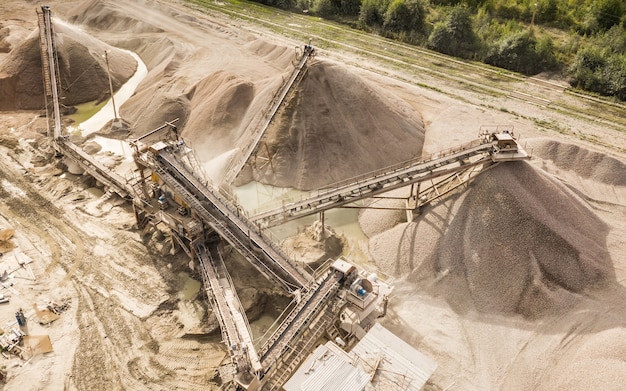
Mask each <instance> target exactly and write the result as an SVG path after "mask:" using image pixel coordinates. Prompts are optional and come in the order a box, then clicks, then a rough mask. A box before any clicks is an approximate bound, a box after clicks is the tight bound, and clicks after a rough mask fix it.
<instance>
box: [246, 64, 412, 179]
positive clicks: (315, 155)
mask: <svg viewBox="0 0 626 391" xmlns="http://www.w3.org/2000/svg"><path fill="white" fill-rule="evenodd" d="M265 141H266V142H267V147H268V150H269V151H270V154H271V155H272V160H273V171H272V168H271V167H269V165H266V166H264V167H263V168H261V169H259V171H258V172H257V177H256V179H257V180H260V181H263V182H269V183H271V184H273V185H277V186H285V187H296V188H298V189H304V190H310V189H316V188H319V187H322V186H324V185H328V184H330V183H334V182H337V181H340V180H344V179H347V178H351V177H354V176H357V175H361V174H365V173H368V172H371V171H374V170H377V169H380V168H383V167H387V166H389V165H392V164H394V163H398V162H402V161H405V160H408V159H411V158H415V157H416V156H419V155H420V153H421V150H422V146H423V143H424V124H423V122H422V118H421V115H420V114H419V113H417V112H415V111H414V110H413V109H412V108H410V107H409V106H408V105H407V104H406V103H405V102H403V101H401V100H400V99H398V98H396V97H393V96H390V95H383V94H382V93H380V92H379V91H378V89H377V88H376V87H375V86H374V85H372V84H370V83H368V82H367V81H366V80H365V79H363V78H362V77H360V76H359V75H357V74H354V73H352V72H351V71H350V70H349V68H347V67H344V66H340V65H336V64H333V63H330V62H326V61H319V60H318V61H317V62H315V63H314V64H312V65H311V66H310V67H309V69H308V71H307V73H306V75H305V76H304V78H303V79H302V81H301V82H300V84H299V85H298V86H297V87H296V89H295V91H294V93H293V96H292V98H291V100H290V101H287V102H285V105H284V109H282V111H281V112H279V114H278V115H277V118H276V120H275V121H274V123H273V124H272V125H271V126H270V129H268V132H267V135H266V140H265Z"/></svg>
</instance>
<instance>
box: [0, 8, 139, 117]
mask: <svg viewBox="0 0 626 391" xmlns="http://www.w3.org/2000/svg"><path fill="white" fill-rule="evenodd" d="M53 24H54V31H55V34H56V44H57V53H58V60H59V69H60V74H61V90H62V91H61V95H62V96H63V104H64V105H66V106H72V105H76V104H80V103H85V102H90V101H95V100H104V99H107V98H108V97H109V79H108V75H107V68H106V60H105V58H104V52H105V51H107V53H108V57H109V67H110V70H111V79H112V82H113V89H114V90H117V89H118V88H119V87H120V86H121V85H122V84H124V83H125V82H126V81H127V80H128V79H129V78H130V77H131V76H132V75H133V74H134V73H135V70H136V68H137V63H136V61H135V60H134V59H133V58H132V56H131V55H129V54H128V53H126V52H124V51H122V50H120V49H117V48H114V47H112V46H109V45H108V44H106V43H104V42H102V41H100V40H98V39H96V38H94V37H92V36H90V35H88V34H86V33H85V32H83V31H81V30H80V29H79V28H77V27H75V26H71V25H68V24H65V23H63V22H61V21H60V20H58V19H55V20H54V23H53ZM43 96H44V93H43V76H42V72H41V52H40V45H39V30H35V31H33V32H32V33H31V34H30V35H29V36H28V38H26V39H25V40H24V41H22V42H21V43H20V44H18V45H17V46H15V47H14V48H13V50H11V52H10V53H9V54H8V55H7V56H6V58H5V59H4V61H3V62H2V63H1V64H0V110H38V109H42V108H44V106H45V102H44V98H43Z"/></svg>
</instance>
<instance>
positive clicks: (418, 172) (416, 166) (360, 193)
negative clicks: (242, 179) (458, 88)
mask: <svg viewBox="0 0 626 391" xmlns="http://www.w3.org/2000/svg"><path fill="white" fill-rule="evenodd" d="M492 148H493V143H491V142H483V141H481V140H476V141H474V142H472V143H468V144H464V145H461V146H459V147H456V148H453V149H450V150H447V151H444V152H440V153H438V154H436V155H435V156H431V158H430V159H428V160H419V161H417V162H414V163H410V162H404V163H401V164H399V165H397V166H393V167H388V168H386V169H383V170H381V171H379V172H376V173H369V174H367V175H365V176H362V177H359V178H351V179H348V180H346V181H343V182H339V183H336V184H333V185H331V186H329V187H326V188H324V189H321V190H317V191H315V192H312V193H310V194H309V195H307V196H305V197H303V198H302V199H300V200H296V201H291V202H286V203H283V204H282V205H280V206H278V207H274V208H271V209H267V210H265V211H256V212H255V211H253V212H252V214H253V216H252V217H251V218H250V220H252V221H253V222H255V223H256V224H258V225H259V226H262V227H272V226H275V225H278V224H282V223H284V222H287V221H290V220H295V219H298V218H301V217H304V216H308V215H311V214H315V213H318V212H322V211H326V210H329V209H333V208H337V207H340V206H343V205H346V204H350V203H353V202H355V201H358V200H362V199H365V198H371V197H373V196H375V195H378V194H382V193H385V192H388V191H390V190H394V189H399V188H402V187H405V186H407V185H410V184H412V183H417V182H422V181H425V180H429V179H433V178H437V177H441V176H445V175H450V174H452V173H454V172H457V171H460V170H465V169H466V168H468V167H470V165H476V164H482V163H485V162H487V161H488V160H489V159H490V158H489V152H490V151H491V150H492ZM407 163H408V164H407Z"/></svg>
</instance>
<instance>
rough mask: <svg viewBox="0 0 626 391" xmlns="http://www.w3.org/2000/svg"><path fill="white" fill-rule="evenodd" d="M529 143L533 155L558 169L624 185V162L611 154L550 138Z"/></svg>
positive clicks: (625, 171) (616, 184) (625, 170)
mask: <svg viewBox="0 0 626 391" xmlns="http://www.w3.org/2000/svg"><path fill="white" fill-rule="evenodd" d="M531 143H532V151H533V155H535V156H536V157H540V158H542V159H545V160H551V161H552V162H554V164H555V165H556V166H557V167H558V168H560V169H563V170H568V171H573V172H575V173H576V174H577V175H579V176H581V177H583V178H593V180H594V181H597V182H602V183H606V184H609V185H615V186H626V164H625V163H624V162H622V161H619V160H617V159H615V158H613V157H611V156H608V155H606V154H603V153H599V152H595V151H591V150H589V149H586V148H583V147H579V146H578V145H574V144H568V143H562V142H558V141H555V140H550V139H533V140H531Z"/></svg>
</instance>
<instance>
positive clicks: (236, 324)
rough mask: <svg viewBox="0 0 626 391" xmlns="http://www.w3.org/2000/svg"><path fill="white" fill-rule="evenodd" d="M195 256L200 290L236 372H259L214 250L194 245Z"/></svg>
mask: <svg viewBox="0 0 626 391" xmlns="http://www.w3.org/2000/svg"><path fill="white" fill-rule="evenodd" d="M196 253H197V254H198V259H199V264H200V272H201V275H202V282H203V286H204V289H205V290H206V291H207V297H208V298H209V301H210V302H211V304H212V305H213V308H214V310H215V314H216V316H217V319H218V321H219V323H220V328H221V330H222V333H223V338H224V342H225V343H227V346H228V349H229V352H230V354H231V357H232V358H233V361H234V363H235V365H236V366H237V371H238V372H242V371H250V370H252V371H254V372H258V371H260V370H261V369H262V367H261V363H260V361H259V357H258V355H257V353H256V349H255V348H254V344H253V342H252V341H253V339H252V335H251V332H250V328H249V326H248V324H247V319H246V318H245V313H242V312H243V308H241V304H240V303H239V301H238V300H236V299H235V298H236V293H235V288H234V286H232V281H231V280H230V278H229V276H228V273H227V271H226V267H225V266H224V261H223V260H222V257H221V254H220V253H219V251H218V250H217V248H213V247H212V248H211V249H208V248H207V247H206V245H205V244H199V245H197V246H196Z"/></svg>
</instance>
